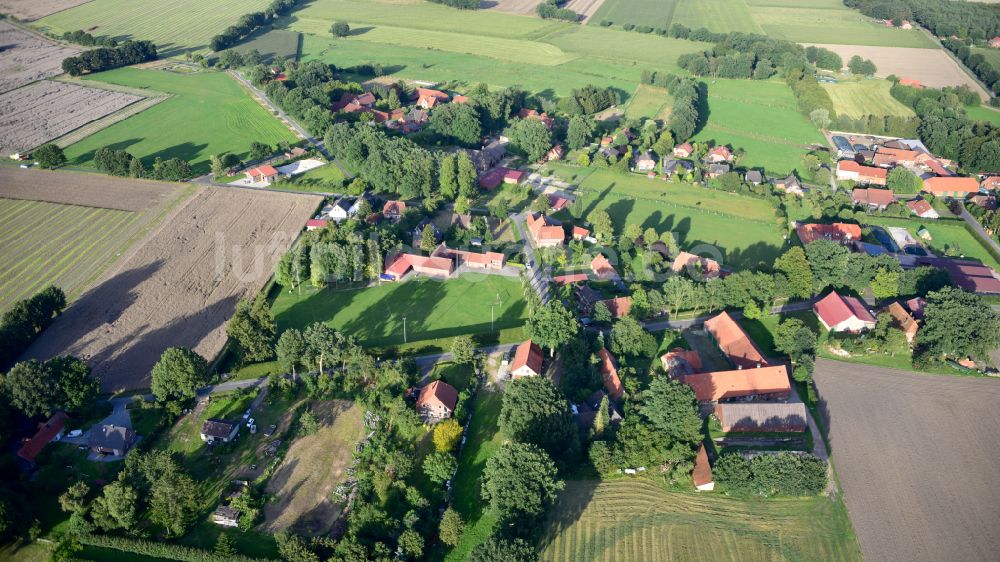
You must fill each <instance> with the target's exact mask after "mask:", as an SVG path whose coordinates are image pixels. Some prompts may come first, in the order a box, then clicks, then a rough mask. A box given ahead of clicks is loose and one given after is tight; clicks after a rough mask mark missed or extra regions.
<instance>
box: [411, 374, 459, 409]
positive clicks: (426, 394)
mask: <svg viewBox="0 0 1000 562" xmlns="http://www.w3.org/2000/svg"><path fill="white" fill-rule="evenodd" d="M457 404H458V391H457V390H455V387H454V386H451V385H450V384H448V383H446V382H444V381H434V382H432V383H430V384H428V385H427V386H425V387H423V388H422V389H420V396H418V397H417V408H420V407H422V406H432V407H436V406H444V407H445V408H447V409H448V410H452V411H453V410H454V409H455V405H457Z"/></svg>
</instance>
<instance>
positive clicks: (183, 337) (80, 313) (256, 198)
mask: <svg viewBox="0 0 1000 562" xmlns="http://www.w3.org/2000/svg"><path fill="white" fill-rule="evenodd" d="M321 199H322V198H321V197H318V196H311V195H299V194H291V193H272V192H267V191H254V190H247V189H239V188H226V187H215V188H211V189H200V190H199V191H198V192H197V193H196V194H195V195H194V196H192V197H191V198H189V199H188V201H187V203H186V204H184V205H182V206H179V207H177V208H176V209H174V210H173V211H172V212H170V213H169V214H168V215H167V216H166V217H165V219H164V220H163V222H162V224H161V226H160V227H159V228H158V229H157V230H156V231H154V232H153V233H152V234H151V235H150V236H149V238H148V239H147V240H146V241H145V242H144V243H142V244H141V245H139V246H138V247H136V248H135V249H134V250H133V251H132V252H131V253H130V254H129V255H127V256H125V257H124V258H123V259H122V260H121V261H120V262H119V264H118V266H117V267H115V268H114V269H113V270H111V271H110V272H108V273H107V274H105V275H104V276H103V278H102V280H101V281H100V282H98V283H97V284H96V286H95V287H94V288H93V289H91V290H89V291H87V292H86V293H84V294H83V295H82V296H81V297H80V298H79V300H77V301H76V302H75V303H73V305H71V306H70V307H69V308H68V309H67V310H66V311H65V312H64V313H63V315H62V316H61V317H60V318H58V319H57V320H56V321H55V322H54V323H53V325H52V326H51V327H49V329H47V330H46V331H45V333H43V334H42V336H41V337H40V338H39V339H38V340H37V341H36V342H35V343H34V344H33V345H32V346H31V348H29V350H28V351H27V353H26V356H28V357H36V358H48V357H53V356H55V355H75V356H77V357H80V358H81V359H83V360H85V361H87V363H88V364H89V365H90V366H91V368H92V369H93V373H94V375H95V376H97V377H100V378H101V382H102V387H103V388H104V390H106V391H119V390H127V389H137V388H146V387H148V386H149V381H150V379H149V372H150V369H151V368H152V367H153V365H154V364H155V363H156V361H157V360H158V359H159V357H160V355H161V354H162V353H163V351H164V350H165V349H166V348H168V347H187V348H190V349H193V350H194V351H196V352H197V353H199V354H201V355H202V356H203V357H206V358H208V359H209V360H212V359H214V358H215V356H216V355H218V353H219V352H220V351H221V350H222V347H223V345H224V344H225V342H226V330H225V326H226V322H227V321H228V320H229V317H230V316H231V315H232V313H233V311H234V310H235V309H236V303H237V301H238V300H239V299H240V298H241V297H243V296H245V295H251V294H254V293H256V292H257V291H259V290H260V289H261V288H262V287H263V286H264V284H265V283H266V282H267V281H268V279H269V278H270V277H271V272H272V271H273V268H274V264H275V263H276V262H277V261H278V259H280V257H281V255H282V253H284V252H285V251H286V250H287V249H288V248H289V247H290V246H291V243H292V241H293V240H294V239H295V238H296V237H297V236H298V234H299V232H300V231H301V230H302V228H303V226H304V225H305V222H306V220H308V219H309V218H310V217H311V216H312V214H313V212H314V211H315V210H316V208H317V207H318V206H319V203H320V201H321Z"/></svg>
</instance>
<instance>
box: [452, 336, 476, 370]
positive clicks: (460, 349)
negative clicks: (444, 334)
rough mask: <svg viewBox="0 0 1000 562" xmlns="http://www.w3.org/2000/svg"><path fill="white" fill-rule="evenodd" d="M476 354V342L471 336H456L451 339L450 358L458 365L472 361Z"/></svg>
mask: <svg viewBox="0 0 1000 562" xmlns="http://www.w3.org/2000/svg"><path fill="white" fill-rule="evenodd" d="M475 354H476V342H475V341H473V339H472V336H458V337H456V338H455V339H454V340H452V341H451V360H452V361H454V362H455V363H458V364H459V365H467V364H469V363H472V358H473V357H474V356H475Z"/></svg>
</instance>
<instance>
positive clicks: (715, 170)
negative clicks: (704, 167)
mask: <svg viewBox="0 0 1000 562" xmlns="http://www.w3.org/2000/svg"><path fill="white" fill-rule="evenodd" d="M728 171H729V164H712V165H711V166H709V167H708V173H710V174H725V173H726V172H728Z"/></svg>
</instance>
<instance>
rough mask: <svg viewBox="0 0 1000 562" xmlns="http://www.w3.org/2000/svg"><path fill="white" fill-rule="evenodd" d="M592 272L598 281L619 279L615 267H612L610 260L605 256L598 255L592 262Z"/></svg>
mask: <svg viewBox="0 0 1000 562" xmlns="http://www.w3.org/2000/svg"><path fill="white" fill-rule="evenodd" d="M590 270H591V271H593V272H594V275H596V276H597V278H598V279H614V278H617V277H618V272H617V271H615V266H613V265H611V262H610V261H608V258H606V257H604V254H597V256H595V257H594V259H592V260H591V261H590Z"/></svg>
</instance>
